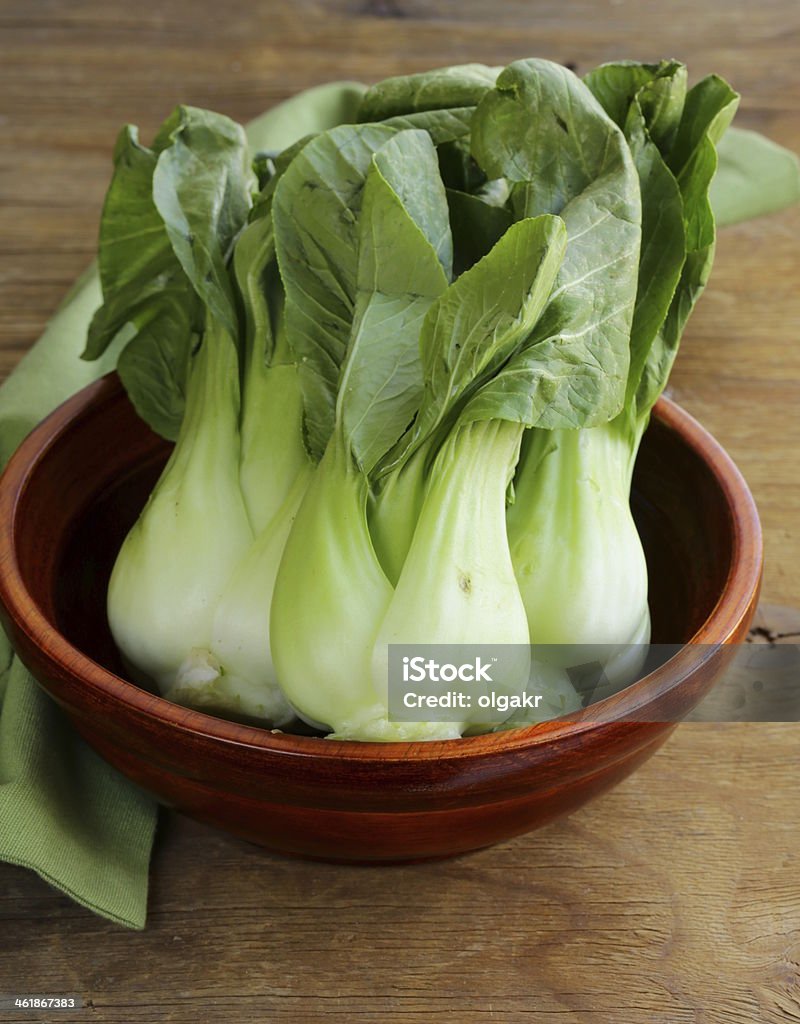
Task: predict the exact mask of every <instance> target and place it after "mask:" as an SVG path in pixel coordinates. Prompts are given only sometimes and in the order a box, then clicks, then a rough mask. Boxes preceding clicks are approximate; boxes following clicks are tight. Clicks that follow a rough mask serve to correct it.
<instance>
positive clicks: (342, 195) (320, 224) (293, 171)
mask: <svg viewBox="0 0 800 1024" xmlns="http://www.w3.org/2000/svg"><path fill="white" fill-rule="evenodd" d="M394 135H395V132H394V130H393V129H391V128H387V127H385V126H383V125H357V126H342V127H340V128H333V129H331V130H330V131H327V132H324V133H323V134H321V135H318V136H317V137H316V138H314V139H312V140H311V141H310V142H309V143H308V144H307V145H306V146H304V147H303V148H302V149H301V151H300V152H299V153H298V154H297V155H296V156H295V158H294V159H293V160H292V162H291V163H290V164H289V166H288V168H287V169H286V171H285V172H284V174H283V176H282V178H281V180H280V181H279V183H278V186H277V188H276V189H275V196H274V200H273V208H272V212H273V219H274V225H275V244H276V250H277V255H278V263H279V266H280V272H281V277H282V279H283V284H284V288H285V290H286V332H287V340H288V344H289V347H290V349H291V351H292V353H293V354H294V357H295V359H296V361H297V363H298V367H299V372H300V381H301V386H302V389H303V395H304V405H305V412H306V418H305V429H306V441H307V444H308V448H309V451H310V452H311V454H312V456H314V457H315V458H320V457H321V455H322V452H323V451H324V450H325V447H326V445H327V443H328V438H329V437H330V435H331V431H332V430H333V424H334V410H335V404H336V391H337V387H338V381H339V371H340V368H341V365H342V361H343V360H344V356H345V353H346V351H347V345H348V340H349V337H350V329H351V325H352V322H353V314H354V310H355V300H356V286H357V274H358V215H359V212H360V209H361V199H362V194H363V190H364V182H365V179H366V176H367V173H368V171H369V169H370V167H371V166H372V157H373V154H374V153H375V152H376V151H377V150H378V149H380V147H381V146H382V145H384V144H385V143H387V142H388V141H389V140H390V139H391V138H392V137H393V136H394Z"/></svg>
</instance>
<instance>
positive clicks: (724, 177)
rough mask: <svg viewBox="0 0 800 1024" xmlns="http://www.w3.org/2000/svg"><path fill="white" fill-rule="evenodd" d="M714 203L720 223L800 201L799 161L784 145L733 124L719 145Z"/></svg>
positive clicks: (781, 207) (749, 216) (736, 222)
mask: <svg viewBox="0 0 800 1024" xmlns="http://www.w3.org/2000/svg"><path fill="white" fill-rule="evenodd" d="M717 156H718V158H719V164H718V167H717V173H716V175H715V177H714V180H713V181H712V183H711V206H712V209H713V210H714V217H715V219H716V222H717V225H718V226H719V227H724V226H725V225H728V224H738V223H740V222H741V221H744V220H750V219H751V218H753V217H761V216H763V215H764V214H767V213H775V212H776V211H777V210H783V209H785V208H786V207H787V206H793V205H794V204H795V203H798V202H800V163H799V162H798V159H797V156H796V155H795V154H794V153H792V152H791V151H790V150H788V149H784V148H783V146H779V145H778V144H777V143H775V142H772V141H771V140H770V139H767V138H765V137H764V136H763V135H759V133H758V132H752V131H747V130H746V129H744V128H730V129H729V130H728V131H727V132H726V133H725V135H724V136H723V138H722V139H721V141H720V143H719V145H718V146H717Z"/></svg>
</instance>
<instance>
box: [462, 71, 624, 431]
mask: <svg viewBox="0 0 800 1024" xmlns="http://www.w3.org/2000/svg"><path fill="white" fill-rule="evenodd" d="M472 145H473V152H474V154H475V156H476V159H477V160H478V163H479V164H480V165H481V167H482V168H483V169H484V171H485V172H486V173H487V175H488V176H489V177H490V178H505V179H507V181H509V182H510V183H511V185H512V195H511V203H512V207H513V209H514V210H515V212H516V214H517V215H518V216H536V215H538V214H542V213H552V214H559V215H560V216H561V217H562V218H563V220H564V223H565V224H566V227H567V237H568V241H567V250H566V254H565V256H564V261H563V263H562V265H561V269H560V271H559V275H558V280H557V281H556V286H555V288H554V290H553V295H552V297H551V300H550V302H549V304H548V307H547V309H546V310H545V311H544V313H543V314H542V316H541V318H540V319H539V321H538V323H537V325H536V328H535V330H534V332H533V333H532V335H531V337H530V338H528V339H526V343H525V348H524V351H521V352H520V353H519V354H518V355H517V356H516V357H515V360H516V361H515V362H514V364H513V366H512V365H509V368H508V372H509V373H510V374H511V375H512V376H510V377H508V378H502V379H501V378H498V381H497V382H496V384H495V386H494V391H493V392H492V391H490V390H487V391H486V397H485V399H484V407H485V410H487V414H488V409H489V408H490V406H491V401H492V400H493V399H492V398H490V396H491V395H493V396H494V398H496V400H497V402H498V403H499V404H500V405H502V406H503V407H505V408H507V409H508V410H509V415H511V412H512V410H511V404H510V399H509V396H508V391H509V389H510V390H511V392H513V395H514V398H513V403H516V405H515V409H514V410H513V415H514V416H515V417H519V418H521V419H522V420H525V421H527V419H528V418H530V417H531V416H533V415H535V416H536V422H537V425H538V426H541V427H546V428H548V429H555V428H560V427H575V426H592V425H595V424H599V423H602V422H605V421H606V420H608V419H609V418H611V417H612V416H614V415H616V413H617V412H619V410H620V409H621V408H622V405H623V401H624V395H625V384H626V380H627V374H628V368H629V354H630V353H629V345H630V330H631V320H632V315H633V308H634V301H635V297H636V284H637V275H638V263H639V246H640V238H641V203H640V193H639V182H638V176H637V173H636V169H635V167H634V165H633V161H632V158H631V154H630V150H629V148H628V146H627V144H626V141H625V138H624V136H623V134H622V132H621V131H620V129H619V128H618V127H617V125H616V124H614V122H613V121H612V120H611V118H610V117H609V116H608V115H607V114H606V113H605V111H604V110H603V108H602V107H601V106H600V104H599V103H598V101H597V100H596V99H595V98H594V96H593V95H592V94H591V92H590V91H589V89H588V88H587V87H586V86H585V85H584V84H583V83H582V82H581V81H580V80H579V79H578V78H576V77H575V75H573V74H572V73H571V72H570V71H568V70H567V69H566V68H563V67H561V66H560V65H557V64H552V63H550V62H549V61H543V60H528V61H518V62H516V63H514V64H511V65H509V67H507V68H506V69H505V70H504V71H503V72H502V73H501V74H500V76H499V77H498V79H497V87H496V89H495V90H494V91H492V92H490V93H488V94H487V95H486V97H485V98H484V100H482V102H481V103H480V105H479V106H478V110H477V112H476V114H475V118H474V121H473V131H472ZM504 372H505V371H504ZM526 378H527V379H528V380H529V385H530V388H531V396H530V399H531V401H530V402H528V401H527V400H526V399H525V392H524V386H525V385H524V380H525V379H526ZM545 399H546V400H545ZM531 402H533V404H531ZM481 415H484V412H482V413H481Z"/></svg>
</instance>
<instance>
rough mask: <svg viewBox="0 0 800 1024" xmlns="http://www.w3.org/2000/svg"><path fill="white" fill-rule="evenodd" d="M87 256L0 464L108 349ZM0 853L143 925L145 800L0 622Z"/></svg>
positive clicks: (48, 337)
mask: <svg viewBox="0 0 800 1024" xmlns="http://www.w3.org/2000/svg"><path fill="white" fill-rule="evenodd" d="M362 91H363V86H359V85H357V84H355V83H350V82H337V83H332V84H330V85H324V86H319V87H317V88H315V89H309V90H308V91H307V92H304V93H300V94H299V95H298V96H294V97H292V99H290V100H287V101H286V102H285V103H282V104H280V105H279V106H278V107H275V108H273V109H272V110H270V111H268V112H267V113H266V114H262V115H261V117H259V118H257V119H256V120H255V121H253V122H251V124H250V125H249V126H248V129H247V131H248V138H249V140H250V144H251V146H252V148H253V150H254V151H259V150H281V149H284V148H285V147H286V146H288V145H291V144H292V143H293V142H294V141H296V140H297V139H298V138H301V137H302V136H303V135H306V134H309V133H311V132H314V131H322V130H324V129H325V128H329V127H332V126H334V125H336V124H340V123H342V122H347V121H353V120H354V119H355V108H356V105H357V102H358V98H359V96H360V94H361V92H362ZM100 300H101V295H100V285H99V281H98V277H97V271H96V269H95V268H94V267H92V268H91V269H90V270H88V271H87V272H86V274H84V276H83V277H82V278H81V279H80V280H79V281H78V283H77V284H76V285H75V287H74V288H73V289H72V291H71V292H70V293H69V295H68V296H67V297H66V299H65V300H64V302H63V304H62V306H61V308H60V309H59V310H58V312H57V313H56V314H55V316H54V317H53V319H52V320H51V321H50V323H49V324H48V326H47V329H46V330H45V332H44V334H43V335H42V337H41V338H40V339H39V341H38V342H37V343H36V345H35V346H34V347H33V348H32V349H31V350H30V352H28V353H27V355H26V356H25V357H24V358H23V359H22V361H21V362H20V364H19V366H18V367H17V369H16V370H15V371H14V373H13V374H12V375H11V376H10V377H9V379H8V380H7V381H6V382H5V383H4V384H3V385H2V387H0V466H4V465H5V464H6V462H7V461H8V459H9V457H10V456H11V454H12V453H13V451H14V450H15V449H16V447H17V446H18V445H19V443H20V441H22V439H23V438H24V437H25V436H26V434H27V433H28V432H29V431H30V430H31V429H32V428H33V427H34V426H35V425H36V424H37V423H38V422H39V421H40V420H41V419H42V418H43V417H44V416H46V415H47V414H48V413H49V412H51V411H52V410H53V409H54V408H55V407H56V406H57V405H59V404H60V403H61V402H63V401H64V400H65V399H66V398H68V397H69V396H70V395H71V394H73V393H74V392H75V391H77V390H79V389H80V388H82V387H84V386H85V385H86V384H89V383H90V382H91V381H93V380H94V379H95V378H97V377H99V376H100V375H101V374H103V373H106V372H107V371H108V370H110V369H112V368H113V366H114V362H115V359H116V352H114V351H113V350H110V351H109V352H107V353H106V354H105V356H104V357H103V358H102V359H101V360H99V361H98V362H95V363H85V362H82V361H81V359H80V358H79V354H80V352H81V350H82V349H83V345H84V341H85V337H86V330H87V327H88V325H89V321H90V319H91V317H92V314H93V313H94V311H95V309H96V308H97V307H98V306H99V305H100ZM0 667H1V668H2V674H0V860H5V861H8V862H10V863H12V864H20V865H22V866H23V867H27V868H31V869H32V870H34V871H36V872H37V873H38V874H39V875H40V876H41V877H42V878H44V879H45V880H46V881H48V882H51V883H52V884H53V885H55V886H57V887H58V888H59V889H62V890H63V891H64V892H65V893H67V895H69V896H71V897H72V898H73V899H74V900H77V902H78V903H81V904H83V905H84V906H86V907H89V909H91V910H94V911H95V912H96V913H98V914H102V915H103V916H104V917H108V918H110V919H111V920H112V921H117V922H118V923H120V924H123V925H127V926H128V927H129V928H143V927H144V923H145V919H146V915H147V881H148V865H149V861H150V850H151V848H152V844H153V836H154V833H155V824H156V811H157V806H156V803H155V801H154V800H153V799H152V798H151V797H149V796H148V795H147V794H145V793H144V792H142V791H141V790H140V789H138V788H137V787H136V786H134V785H133V784H132V783H131V782H129V781H128V780H127V779H125V778H124V777H123V776H122V775H120V774H119V773H118V772H117V771H116V770H115V769H113V768H111V767H110V766H109V765H107V764H106V763H105V762H104V761H102V760H101V759H100V758H99V757H98V756H97V755H96V754H95V753H94V752H93V751H92V750H91V749H90V748H89V747H88V746H87V745H86V744H85V743H84V742H83V740H82V739H81V738H80V737H79V736H78V735H77V733H76V732H75V731H74V730H73V729H72V727H71V726H70V724H69V722H68V720H67V719H66V717H65V716H64V714H63V712H62V711H61V710H60V708H58V707H57V706H56V704H55V703H54V702H53V701H52V700H51V699H50V698H49V697H48V696H47V695H46V694H45V693H44V692H43V691H42V690H40V689H39V687H38V686H36V684H35V682H34V680H33V679H32V678H31V676H30V674H29V673H28V672H27V671H26V669H25V668H24V666H23V665H22V663H21V662H20V661H19V659H18V658H16V657H15V656H14V654H13V652H12V650H11V647H10V645H9V643H8V640H7V638H6V637H5V636H4V635H3V634H2V633H0Z"/></svg>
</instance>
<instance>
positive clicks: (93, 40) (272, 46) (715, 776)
mask: <svg viewBox="0 0 800 1024" xmlns="http://www.w3.org/2000/svg"><path fill="white" fill-rule="evenodd" d="M531 53H536V54H538V55H541V56H546V57H550V58H553V59H556V60H560V61H564V62H567V61H570V62H574V63H575V64H576V66H577V68H578V70H585V69H586V68H587V67H589V66H591V65H593V64H596V63H599V62H600V61H602V60H609V59H614V58H617V57H620V56H631V57H638V58H642V59H651V58H658V57H661V56H664V55H665V54H669V55H676V56H679V57H681V58H683V59H686V60H687V61H688V62H689V63H690V68H691V72H692V75H693V77H695V78H696V77H699V76H700V75H701V74H705V73H707V72H709V71H712V70H713V71H718V72H719V73H721V74H724V75H726V76H728V77H729V78H730V79H731V80H732V81H733V83H734V84H735V85H736V86H737V88H739V89H740V90H741V91H742V93H743V96H744V100H743V105H742V114H741V123H743V124H747V125H750V126H752V127H756V128H759V129H760V130H763V131H766V132H768V133H769V134H771V135H772V136H773V137H774V138H776V139H777V140H778V141H781V142H783V143H784V144H786V145H790V146H792V147H793V148H795V149H796V150H800V120H798V117H797V110H798V109H799V108H800V76H798V74H797V66H798V58H799V57H800V6H799V5H797V4H796V3H795V2H794V0H768V2H766V3H762V4H759V5H753V4H752V3H751V2H750V0H727V2H723V0H708V2H706V3H704V4H697V2H696V0H675V2H673V3H671V4H669V5H668V7H667V5H664V4H658V5H656V4H643V3H641V2H639V0H621V2H617V0H612V2H610V3H604V4H597V3H594V2H589V0H578V2H576V3H573V4H570V5H567V4H564V3H563V0H538V2H537V3H536V4H535V5H531V4H530V3H529V2H528V0H506V2H504V3H503V4H502V6H500V5H489V4H487V3H486V2H485V0H437V2H436V3H428V2H426V0H327V2H326V0H296V2H295V3H289V2H288V0H273V2H271V3H268V4H251V3H244V2H241V0H234V2H233V3H230V4H227V5H225V8H224V10H223V8H222V7H221V6H220V5H219V4H218V3H216V2H213V3H212V0H173V2H170V3H169V4H163V3H158V2H156V0H140V2H139V3H137V4H136V5H135V6H132V5H130V4H125V3H122V2H121V0H106V2H101V0H72V2H70V3H69V4H53V3H50V2H47V0H4V2H2V3H1V4H0V137H1V138H2V147H0V199H1V200H2V202H1V203H0V376H5V375H6V374H7V373H8V372H9V371H10V369H11V368H12V367H13V365H14V364H15V363H16V361H17V360H18V359H19V357H20V355H21V354H22V352H23V351H24V350H25V348H26V347H27V346H28V345H30V343H31V342H32V341H33V340H34V339H35V338H36V337H37V335H38V334H39V333H40V332H41V330H42V328H43V326H44V324H45V322H46V320H47V318H48V316H49V315H50V314H51V312H52V311H53V309H54V308H55V306H56V305H57V303H58V301H59V298H60V296H61V295H62V294H63V293H64V291H66V289H67V287H68V286H69V283H70V282H71V281H72V280H73V279H74V277H75V276H76V275H77V274H78V273H79V272H80V271H81V270H82V269H83V267H84V266H85V265H86V263H87V262H88V261H89V259H90V258H91V253H92V250H93V247H94V241H95V235H96V230H97V222H98V217H99V209H100V203H101V201H102V196H103V192H104V189H105V186H106V184H107V180H108V175H109V160H110V153H111V147H112V144H113V139H114V136H115V133H116V131H117V129H118V128H119V126H120V124H121V123H123V122H124V121H133V122H136V123H138V124H140V125H141V128H142V134H143V137H145V138H146V137H147V136H148V135H149V134H150V133H151V132H152V130H153V129H154V127H155V126H156V125H157V124H158V123H159V122H160V120H161V119H162V118H163V117H164V116H165V114H166V113H167V112H168V110H169V109H170V107H171V106H173V105H174V104H175V103H177V102H179V101H182V102H189V103H196V104H200V105H207V106H212V107H215V108H216V109H219V110H223V111H225V112H226V113H229V114H231V115H232V116H234V117H237V118H240V119H247V118H249V117H252V116H254V115H255V114H257V113H258V112H259V111H260V110H262V109H264V108H265V107H268V106H270V105H271V104H273V103H275V102H277V101H279V100H280V99H283V98H284V97H286V96H287V95H290V94H291V93H293V92H295V91H296V90H298V89H301V88H304V87H306V86H308V85H311V84H314V83H317V82H321V81H325V80H329V79H332V78H339V77H344V76H347V77H352V78H360V79H362V80H365V81H372V80H375V79H377V78H379V77H382V76H384V75H386V74H393V73H401V72H407V71H412V70H417V69H421V68H425V67H429V66H434V65H438V64H448V63H455V62H457V61H463V60H470V59H480V60H485V61H488V62H495V63H503V62H507V61H508V60H511V59H514V58H515V57H518V56H522V55H527V54H531ZM798 235H800V213H799V212H798V211H793V212H790V213H788V214H781V215H779V216H775V217H771V218H768V219H765V220H763V221H759V222H757V223H755V224H750V225H744V226H742V227H739V228H735V229H731V230H729V231H726V232H725V233H724V234H723V236H722V237H721V239H720V244H719V250H718V258H717V265H716V268H715V272H714V278H713V281H712V287H711V289H710V290H709V293H708V294H707V296H706V297H705V298H704V300H703V302H702V303H701V305H700V308H699V309H698V312H697V314H696V316H695V317H694V319H693V321H692V324H691V326H690V329H689V331H688V332H687V337H686V343H685V345H684V347H683V350H682V352H681V355H680V357H679V360H678V364H677V366H676V371H675V374H674V377H673V384H672V391H673V394H674V396H675V397H676V398H677V399H678V400H679V401H681V402H683V403H684V404H685V405H686V407H687V408H688V409H689V410H690V411H691V412H693V413H694V414H695V415H697V416H698V417H699V418H700V419H701V420H702V421H703V422H704V423H705V424H706V425H707V426H708V427H709V429H711V430H712V431H713V432H714V433H715V434H716V435H717V436H718V437H719V439H720V440H721V441H722V442H723V443H724V444H725V445H726V447H728V449H729V450H730V451H731V453H732V455H733V456H734V458H735V459H736V460H737V462H738V463H739V465H740V466H741V468H742V470H743V472H744V474H745V476H746V477H747V479H748V480H749V482H750V484H751V486H752V488H753V491H754V494H755V497H756V499H757V501H758V504H759V508H760V510H761V515H762V518H763V523H764V530H765V538H766V545H767V559H768V561H767V572H766V578H765V586H764V596H765V599H766V600H768V601H771V602H776V603H778V604H782V605H787V606H788V605H795V606H798V605H800V577H798V572H797V569H798V566H800V530H798V508H800V473H798V460H797V452H798V450H800V414H799V413H798V409H800V347H799V346H798V344H797V339H798V333H799V331H798V328H800V290H798V288H797V265H798V255H799V253H798V243H797V238H798ZM795 614H796V613H792V612H790V611H776V610H775V609H766V610H765V611H764V613H763V617H762V619H760V620H759V622H758V625H759V626H760V627H761V628H762V629H763V630H766V631H767V633H769V632H770V631H772V633H791V632H792V631H793V629H794V625H793V624H794V623H795V622H796V619H795V617H794V616H795ZM787 626H788V627H789V628H787ZM759 638H760V639H762V640H763V639H768V637H765V636H764V634H763V633H761V634H759ZM796 764H797V729H796V726H793V725H765V726H757V727H756V726H749V727H748V726H743V725H736V726H734V725H728V726H721V725H720V726H713V725H692V726H686V727H683V728H681V729H680V730H678V732H677V734H676V736H675V737H674V738H673V739H672V740H671V741H670V743H669V744H668V745H667V746H666V748H664V750H662V751H661V752H660V753H659V754H657V755H656V757H655V758H654V759H653V760H652V761H651V762H650V763H649V764H648V765H646V766H645V767H644V768H643V769H642V770H641V771H640V772H638V773H637V774H636V775H635V776H634V777H633V778H632V779H630V780H629V781H627V782H626V783H625V784H623V785H622V786H621V787H619V789H617V790H616V791H615V792H614V793H612V794H610V795H609V796H607V797H605V798H604V799H602V800H600V801H598V802H597V803H596V804H593V805H591V806H590V807H588V808H586V809H585V810H584V811H582V812H580V813H579V814H577V815H575V816H574V817H573V818H572V819H571V820H569V821H567V822H563V823H558V824H556V825H554V826H552V827H550V828H548V829H546V830H544V831H542V832H540V833H537V834H534V835H532V836H529V837H525V838H522V839H518V840H516V841H514V842H511V843H507V844H505V845H503V846H501V847H498V848H496V849H493V850H489V851H485V852H483V853H479V854H476V855H473V856H470V857H465V858H462V859H459V860H456V861H452V862H444V863H439V864H427V865H418V866H416V867H400V868H390V869H386V868H347V867H334V866H330V865H319V864H306V863H301V862H293V861H287V860H281V859H279V858H276V857H272V856H269V855H266V854H264V853H262V852H261V851H259V850H257V849H255V848H253V847H250V846H247V845H245V844H242V843H239V842H237V841H235V840H233V839H230V838H227V837H225V836H222V835H219V834H217V833H214V832H212V831H211V830H209V829H207V828H205V827H203V826H200V825H196V824H194V823H191V822H189V821H187V820H185V819H177V818H173V819H167V818H165V820H164V822H163V824H162V828H161V832H160V836H159V842H158V849H157V852H156V858H155V864H154V871H153V892H152V897H151V911H150V924H149V927H148V930H147V931H146V932H145V933H143V934H140V935H139V934H136V935H134V934H129V933H127V932H123V931H121V930H120V929H117V928H115V927H114V926H112V925H109V924H106V923H105V922H103V921H100V920H98V919H96V918H94V917H93V916H92V915H91V914H89V913H88V912H87V911H84V910H83V909H81V908H80V907H77V906H75V905H74V904H72V903H71V902H70V901H69V900H67V899H66V898H64V897H62V896H60V895H59V894H58V893H56V892H55V891H54V890H52V889H50V888H49V887H47V886H46V885H45V884H44V883H43V882H41V881H39V880H38V879H36V878H35V877H33V876H31V875H30V874H29V873H27V872H24V871H22V870H21V869H18V868H13V867H8V866H0V993H2V992H14V991H17V990H19V989H20V988H28V989H32V990H37V991H48V992H58V991H63V992H75V993H79V994H82V995H83V996H85V997H86V998H87V999H90V1000H91V1003H92V1005H91V1006H90V1007H89V1008H88V1009H86V1010H85V1011H81V1012H80V1013H77V1014H72V1015H69V1017H67V1016H66V1015H65V1019H71V1020H80V1021H94V1022H99V1024H103V1022H131V1024H133V1022H140V1021H141V1022H149V1021H154V1022H155V1021H164V1020H169V1021H178V1022H183V1021H186V1022H189V1021H191V1022H193V1024H197V1022H204V1021H212V1020H219V1019H242V1020H244V1019H250V1018H252V1019H260V1020H275V1021H287V1022H288V1021H292V1022H294V1021H301V1022H304V1024H305V1022H309V1024H314V1022H321V1024H322V1022H326V1021H332V1022H333V1021H342V1022H350V1021H365V1022H372V1021H375V1020H386V1021H392V1022H397V1024H412V1022H414V1024H422V1022H425V1024H428V1022H432V1024H438V1022H444V1021H458V1022H459V1024H473V1022H475V1024H477V1022H487V1021H503V1022H517V1021H519V1022H527V1021H531V1020H537V1021H541V1022H558V1024H573V1022H574V1024H578V1022H580V1024H584V1022H590V1024H606V1022H608V1024H640V1022H645V1021H646V1022H647V1024H684V1022H686V1024H689V1022H692V1024H695V1022H702V1024H740V1022H741V1024H745V1022H747V1024H750V1022H754V1021H766V1022H773V1021H774V1022H778V1021H782V1022H786V1021H788V1022H791V1021H800V994H799V991H798V970H799V968H798V964H799V963H800V900H799V899H798V887H797V866H798V860H797V849H798V838H799V835H798V833H799V830H798V822H797V768H796ZM4 1019H9V1020H14V1019H19V1020H35V1019H37V1017H36V1015H31V1014H27V1015H25V1016H24V1017H14V1015H13V1014H12V1015H6V1017H5V1018H4ZM39 1019H44V1017H40V1018H39ZM57 1019H61V1018H60V1017H59V1018H57Z"/></svg>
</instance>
